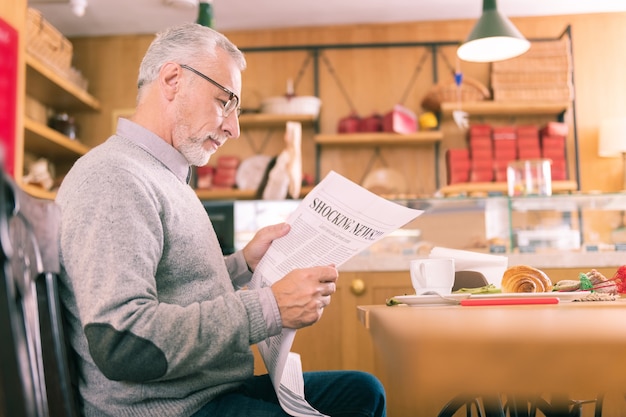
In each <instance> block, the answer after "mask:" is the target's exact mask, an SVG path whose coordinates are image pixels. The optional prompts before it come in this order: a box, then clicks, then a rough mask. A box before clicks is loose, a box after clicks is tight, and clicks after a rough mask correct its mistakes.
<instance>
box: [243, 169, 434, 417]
mask: <svg viewBox="0 0 626 417" xmlns="http://www.w3.org/2000/svg"><path fill="white" fill-rule="evenodd" d="M420 214H422V211H421V210H415V209H410V208H408V207H404V206H401V205H399V204H396V203H394V202H392V201H389V200H386V199H384V198H382V197H379V196H378V195H376V194H373V193H371V192H370V191H368V190H366V189H364V188H362V187H361V186H359V185H357V184H355V183H353V182H352V181H350V180H348V179H347V178H344V177H343V176H341V175H339V174H337V173H336V172H334V171H331V172H330V173H329V174H328V175H327V176H326V177H325V178H324V179H323V180H322V181H321V182H320V183H319V184H318V185H317V186H316V187H315V188H314V189H313V190H312V191H311V192H309V193H308V194H307V196H306V197H305V198H304V199H303V200H302V202H301V203H300V205H299V206H298V208H297V209H296V210H295V211H294V212H293V213H292V214H291V215H290V216H289V217H288V218H287V220H286V221H287V223H289V224H290V225H291V231H290V232H289V233H288V234H287V235H286V236H284V237H282V238H280V239H277V240H275V241H274V242H273V243H272V245H271V246H270V248H269V250H268V251H267V253H266V254H265V256H264V257H263V259H261V262H259V264H258V265H257V267H256V269H255V271H254V274H253V276H252V281H251V282H250V285H249V287H250V288H261V287H268V286H271V285H272V284H273V283H274V282H276V281H277V280H279V279H281V278H282V277H283V276H285V275H286V274H287V273H289V272H290V271H291V270H293V269H296V268H306V267H312V266H323V265H335V266H337V267H339V266H341V264H343V263H344V262H346V261H347V260H348V259H350V258H351V257H352V256H354V255H356V254H357V253H359V252H361V251H362V250H364V249H366V248H367V247H368V246H370V245H371V244H373V243H375V242H376V241H378V240H380V239H382V238H383V237H385V236H386V235H388V234H389V233H391V232H393V231H394V230H396V229H398V228H400V227H402V226H403V225H405V224H406V223H408V222H410V221H411V220H413V219H414V218H416V217H417V216H419V215H420ZM295 333H296V331H295V330H293V329H283V331H282V333H281V334H279V335H276V336H273V337H271V338H268V339H266V340H265V341H263V342H260V343H259V344H258V345H257V346H258V348H259V352H260V354H261V357H262V358H263V361H264V362H265V366H266V368H267V370H268V372H269V374H270V377H271V379H272V383H273V385H274V389H275V390H276V394H277V396H278V399H279V401H280V405H281V407H282V408H283V410H284V411H285V412H286V413H287V414H289V415H291V416H294V417H301V416H302V417H304V416H324V414H322V413H320V412H319V411H317V410H315V409H314V408H313V407H312V406H311V405H310V404H309V403H308V402H307V401H306V399H305V398H304V380H303V376H302V364H301V361H300V356H299V355H297V354H296V353H293V352H290V350H291V346H292V344H293V340H294V337H295Z"/></svg>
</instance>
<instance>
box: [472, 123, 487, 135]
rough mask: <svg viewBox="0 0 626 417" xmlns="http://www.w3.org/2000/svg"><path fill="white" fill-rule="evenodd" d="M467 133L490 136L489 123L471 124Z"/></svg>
mask: <svg viewBox="0 0 626 417" xmlns="http://www.w3.org/2000/svg"><path fill="white" fill-rule="evenodd" d="M469 135H470V137H471V136H489V137H491V125H487V124H481V125H471V126H470V127H469Z"/></svg>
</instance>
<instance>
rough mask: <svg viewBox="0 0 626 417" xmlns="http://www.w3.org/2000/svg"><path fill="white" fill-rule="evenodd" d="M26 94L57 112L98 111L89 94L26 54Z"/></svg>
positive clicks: (98, 103) (97, 105)
mask: <svg viewBox="0 0 626 417" xmlns="http://www.w3.org/2000/svg"><path fill="white" fill-rule="evenodd" d="M26 94H27V95H29V96H31V97H33V98H35V99H36V100H37V101H39V102H41V103H43V104H45V105H47V106H49V107H52V108H55V109H58V110H61V109H62V110H68V111H70V110H80V111H85V110H99V109H100V102H99V101H98V100H97V99H96V98H94V97H93V96H92V95H91V94H89V93H88V92H87V91H85V90H84V89H82V88H80V87H79V86H77V85H75V84H74V83H72V82H71V81H69V80H68V79H67V78H65V77H63V76H61V75H59V74H58V73H57V72H56V71H55V70H53V69H52V68H50V67H49V66H47V65H46V64H45V63H43V62H42V61H40V60H39V59H38V58H36V57H34V56H33V55H30V54H26Z"/></svg>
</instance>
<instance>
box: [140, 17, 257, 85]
mask: <svg viewBox="0 0 626 417" xmlns="http://www.w3.org/2000/svg"><path fill="white" fill-rule="evenodd" d="M217 48H221V49H223V50H224V51H226V53H228V55H229V56H230V57H231V58H232V59H233V61H234V62H235V64H236V65H237V67H238V68H239V70H240V71H243V70H244V69H245V68H246V59H245V57H244V56H243V53H242V52H241V51H240V50H239V49H238V48H237V47H236V46H235V45H234V44H233V43H232V42H231V41H230V40H228V38H227V37H226V36H224V35H222V34H221V33H219V32H216V31H215V30H213V29H210V28H208V27H206V26H201V25H199V24H197V23H185V24H183V25H180V26H175V27H171V28H169V29H166V30H164V31H163V32H160V33H158V34H157V36H156V38H155V39H154V41H152V43H151V44H150V46H149V47H148V51H147V52H146V54H145V55H144V57H143V60H142V61H141V65H140V67H139V79H138V80H137V87H138V88H139V91H141V88H142V87H143V86H145V85H147V84H150V83H151V82H152V81H154V80H156V79H157V77H158V75H159V71H160V70H161V67H162V66H163V64H165V63H166V62H176V63H179V64H193V62H197V61H198V60H199V59H201V58H209V59H210V60H212V61H216V60H217V53H216V50H217Z"/></svg>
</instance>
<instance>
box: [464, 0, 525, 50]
mask: <svg viewBox="0 0 626 417" xmlns="http://www.w3.org/2000/svg"><path fill="white" fill-rule="evenodd" d="M529 48H530V42H528V40H527V39H526V38H525V37H524V35H522V33H521V32H520V31H519V30H517V28H516V27H515V26H514V25H513V23H511V21H510V20H509V19H508V18H507V17H506V16H504V15H502V14H500V12H498V8H497V6H496V0H483V14H482V16H481V17H480V19H479V20H478V22H477V23H476V26H474V29H472V31H471V32H470V34H469V36H468V37H467V39H466V40H465V42H464V43H463V44H462V45H461V46H460V47H459V49H457V52H456V53H457V55H458V57H459V58H461V59H462V60H463V61H470V62H494V61H502V60H505V59H509V58H514V57H516V56H518V55H521V54H523V53H524V52H526V51H528V49H529Z"/></svg>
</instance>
